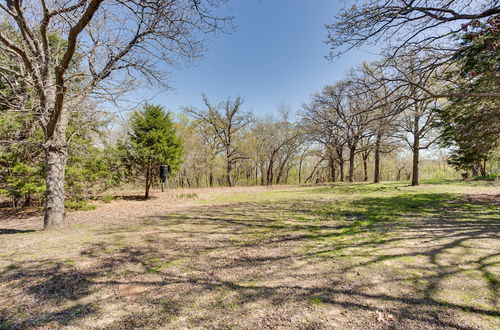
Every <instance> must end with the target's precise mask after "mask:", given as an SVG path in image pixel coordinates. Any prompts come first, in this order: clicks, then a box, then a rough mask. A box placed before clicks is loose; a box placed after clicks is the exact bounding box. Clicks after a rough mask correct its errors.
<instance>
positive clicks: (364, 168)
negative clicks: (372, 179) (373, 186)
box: [363, 156, 368, 182]
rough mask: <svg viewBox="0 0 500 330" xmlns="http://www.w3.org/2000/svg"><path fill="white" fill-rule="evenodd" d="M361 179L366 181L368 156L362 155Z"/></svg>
mask: <svg viewBox="0 0 500 330" xmlns="http://www.w3.org/2000/svg"><path fill="white" fill-rule="evenodd" d="M363 174H364V177H363V181H364V182H367V181H368V156H366V157H365V156H363Z"/></svg>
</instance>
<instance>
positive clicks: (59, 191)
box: [43, 143, 67, 229]
mask: <svg viewBox="0 0 500 330" xmlns="http://www.w3.org/2000/svg"><path fill="white" fill-rule="evenodd" d="M66 159H67V148H66V147H65V146H63V145H61V144H60V143H48V146H47V147H46V148H45V184H46V191H45V217H44V220H43V226H44V228H45V229H47V228H59V227H62V226H64V225H65V213H64V171H65V167H66Z"/></svg>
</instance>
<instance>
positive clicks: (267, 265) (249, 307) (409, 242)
mask: <svg viewBox="0 0 500 330" xmlns="http://www.w3.org/2000/svg"><path fill="white" fill-rule="evenodd" d="M454 198H455V196H454V195H448V194H415V195H403V196H392V197H386V198H384V197H380V198H372V197H367V198H362V199H359V200H355V201H352V202H351V203H350V204H349V205H340V206H339V205H334V204H331V203H329V202H318V203H314V204H310V203H309V202H308V201H307V202H306V201H297V202H294V206H290V203H289V202H288V203H286V202H277V203H273V204H272V205H270V204H265V203H241V204H235V205H231V206H227V205H225V206H207V207H203V208H197V209H196V210H193V211H192V212H187V211H186V212H183V213H180V214H172V215H166V216H159V217H150V218H148V219H147V222H144V223H143V224H142V226H143V227H142V229H141V231H136V230H134V231H130V232H127V231H121V232H120V233H119V234H120V235H123V238H119V239H118V240H117V241H114V240H112V239H109V238H108V239H104V240H103V241H102V242H99V243H96V244H91V245H89V246H86V247H85V248H84V249H83V250H82V251H81V256H82V258H86V259H88V260H91V262H92V265H91V266H89V267H83V268H78V267H72V266H68V265H64V264H63V263H58V262H55V261H54V260H50V259H47V260H40V261H37V262H32V261H31V262H29V261H26V262H18V263H16V264H15V267H14V266H13V267H10V268H7V269H6V270H5V271H4V272H2V273H0V280H1V282H2V283H4V285H5V287H8V288H12V292H11V293H12V296H13V297H14V296H15V295H16V294H19V295H24V296H27V297H29V299H27V301H28V302H30V301H32V303H31V304H30V303H27V304H26V307H27V308H28V307H29V308H30V309H31V311H30V313H28V314H26V315H24V314H22V313H19V312H17V311H16V310H14V308H13V305H10V307H8V308H7V309H4V310H1V311H0V319H1V318H3V319H5V320H9V322H10V324H11V325H12V327H14V328H27V327H34V326H46V325H48V324H55V325H56V326H57V325H71V326H75V325H76V326H82V327H84V326H85V325H87V326H88V325H89V324H92V322H93V321H92V320H96V319H98V318H99V317H101V315H102V313H103V311H105V310H106V308H107V307H108V306H109V305H111V306H115V308H118V309H120V308H121V309H122V310H127V312H126V313H122V314H124V315H120V316H117V317H116V319H115V320H114V321H113V322H114V323H112V327H127V326H128V327H130V326H131V325H132V326H134V327H160V326H163V327H168V325H172V324H171V323H172V322H174V323H173V324H174V325H175V324H177V325H179V324H180V325H181V326H186V327H194V326H203V327H219V328H220V327H246V328H250V327H253V328H259V327H264V326H266V324H267V326H268V327H273V326H274V327H277V326H282V327H307V326H312V325H313V323H314V322H315V323H314V324H316V326H318V327H319V326H325V327H327V326H328V324H330V323H328V322H329V320H330V319H328V316H327V315H328V313H326V311H328V310H329V309H330V308H333V310H340V311H341V312H342V313H341V314H332V315H333V316H332V318H334V319H335V318H341V317H343V318H345V320H344V321H343V322H344V323H343V324H342V325H343V326H344V327H345V326H349V327H365V328H366V327H369V328H387V327H394V328H410V327H413V328H433V327H448V328H449V327H451V328H457V329H470V328H474V327H477V326H478V324H479V325H481V323H480V322H482V321H481V320H484V319H485V318H489V319H488V320H490V321H491V318H497V317H499V316H500V314H499V313H498V310H497V309H496V304H497V302H496V300H495V297H496V296H497V295H498V281H497V274H496V273H495V271H494V268H493V267H494V266H495V264H496V260H497V259H498V255H499V252H500V251H499V249H498V248H497V247H496V246H495V245H492V244H491V242H493V240H494V239H498V232H499V231H498V230H499V225H500V224H499V219H498V217H496V215H495V205H496V206H498V202H497V201H494V200H491V201H484V200H474V201H471V202H474V203H484V207H482V208H473V209H470V208H468V207H467V204H466V203H465V204H464V203H461V202H450V200H453V199H454ZM464 212H468V213H467V214H464ZM144 220H146V219H144ZM99 233H100V232H99V231H97V234H99ZM101 234H103V235H104V236H103V237H105V238H107V237H108V236H107V235H111V234H112V232H109V231H108V230H107V229H102V233H101ZM127 235H128V236H127ZM130 237H133V238H134V239H135V240H134V244H133V245H132V246H122V245H120V244H119V243H123V242H122V241H125V240H126V239H127V238H130ZM305 247H308V248H307V250H304V248H305ZM461 249H471V251H472V252H471V253H469V254H468V255H467V254H465V255H464V254H463V253H461V252H460V251H462V250H461ZM356 253H357V254H359V255H360V256H361V257H354V255H355V254H356ZM351 255H352V257H351ZM411 258H414V259H415V260H416V261H415V260H413V261H411V260H412V259H411ZM409 260H410V261H409ZM412 272H413V273H412ZM467 272H474V273H477V274H479V276H478V277H477V278H474V279H473V280H474V281H476V282H474V283H473V285H475V286H476V287H474V288H473V290H477V291H481V292H483V293H482V294H484V295H487V296H489V297H492V299H491V300H489V301H488V300H486V299H482V305H481V304H471V303H470V302H467V301H459V300H457V299H448V298H447V297H444V298H443V297H441V294H442V293H443V292H447V291H450V290H451V291H453V290H454V289H453V288H451V289H450V288H447V287H446V285H445V284H446V283H447V281H448V280H450V279H454V278H455V277H457V278H458V279H459V280H461V279H462V276H463V275H466V274H468V273H467ZM356 274H359V275H356ZM415 274H417V275H415ZM375 275H376V276H378V278H379V280H378V281H377V282H373V281H372V276H375ZM414 281H421V282H422V283H421V284H420V285H419V286H411V285H413V284H411V283H413V282H414ZM479 281H482V282H479ZM410 284H411V285H410ZM124 287H125V288H126V290H125V289H123V288H124ZM378 287H381V288H383V287H388V288H391V289H390V290H385V291H384V290H382V291H380V290H378V291H377V289H378ZM484 287H487V290H489V293H487V292H486V293H485V292H484ZM401 288H405V289H406V291H405V292H400V291H399V290H400V289H401ZM16 290H17V291H16ZM127 290H128V291H127ZM134 290H135V291H134ZM123 292H125V293H123ZM127 292H139V293H137V295H136V296H130V295H129V293H127ZM311 301H313V302H316V303H315V304H316V305H312V303H311ZM33 302H34V303H33ZM318 302H319V303H318ZM129 303H133V305H134V306H136V307H135V308H134V309H126V306H127V305H128V304H129ZM256 304H258V305H259V306H261V307H260V308H259V309H258V312H257V313H256V311H255V308H256V307H255V306H256ZM116 306H118V307H116ZM314 311H319V313H320V314H321V317H320V316H316V319H314V320H313V321H311V319H307V317H305V316H307V315H316V314H314ZM380 311H383V312H384V313H386V314H387V313H390V314H391V315H393V317H394V319H393V320H391V321H387V322H386V321H383V322H382V321H377V313H378V312H380ZM323 312H325V313H323ZM308 313H310V314H308ZM457 313H462V315H468V316H469V317H470V318H471V319H464V318H461V317H457V315H458V314H457ZM297 315H299V316H304V318H303V319H299V320H298V321H294V322H295V323H293V322H292V320H293V319H294V317H296V316H297ZM311 317H312V316H311ZM179 318H181V319H182V320H184V321H182V322H184V323H182V322H181V321H178V320H179ZM83 320H86V321H85V322H86V323H78V322H84V321H83ZM263 320H264V321H265V322H267V323H261V322H264V321H263ZM330 321H332V320H330ZM490 321H488V322H490ZM175 322H181V323H175ZM297 322H298V323H297ZM311 322H312V323H311ZM478 322H479V323H478Z"/></svg>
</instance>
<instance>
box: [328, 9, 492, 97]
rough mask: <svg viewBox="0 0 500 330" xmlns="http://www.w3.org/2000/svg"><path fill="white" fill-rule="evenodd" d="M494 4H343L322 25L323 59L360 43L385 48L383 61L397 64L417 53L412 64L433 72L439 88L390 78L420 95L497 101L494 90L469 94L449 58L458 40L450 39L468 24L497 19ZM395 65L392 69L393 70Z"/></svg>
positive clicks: (457, 44) (458, 46)
mask: <svg viewBox="0 0 500 330" xmlns="http://www.w3.org/2000/svg"><path fill="white" fill-rule="evenodd" d="M499 3H500V2H499V1H498V0H476V1H469V0H411V1H408V0H375V1H348V2H347V3H346V5H345V7H344V9H343V10H342V11H341V12H340V13H339V14H338V15H337V16H336V17H335V22H334V23H332V24H330V25H327V30H328V39H327V43H328V44H329V45H330V47H331V52H330V54H329V58H330V59H333V58H335V57H336V56H338V55H340V54H343V53H345V52H347V51H349V50H350V49H352V48H354V47H359V46H361V45H364V44H377V45H378V46H380V45H385V46H386V47H385V48H384V52H383V53H384V54H385V57H386V59H388V60H391V61H396V62H400V61H402V58H401V57H404V56H415V55H416V54H420V55H421V57H420V58H419V62H418V63H416V65H417V66H418V68H419V71H421V72H424V71H426V72H433V71H435V79H436V80H438V79H440V80H441V82H442V84H443V87H444V88H442V89H439V90H432V89H427V88H425V86H423V85H418V84H416V83H415V82H412V81H409V80H405V79H402V78H404V76H401V75H397V74H396V75H394V76H393V77H392V80H393V81H399V82H400V83H402V84H403V85H404V84H411V85H414V86H417V87H419V88H421V89H422V91H423V92H424V93H422V95H421V96H420V97H422V98H424V97H429V98H439V97H471V96H472V97H481V98H484V97H487V98H491V97H495V98H498V97H500V93H499V92H498V91H483V92H471V91H470V90H468V89H467V88H466V86H467V82H466V81H464V80H463V79H461V78H460V77H458V75H445V74H444V72H449V71H453V66H454V60H453V56H454V55H455V54H456V53H457V52H458V51H459V49H460V42H459V41H458V40H456V39H454V38H453V37H454V36H455V35H456V34H457V33H459V32H460V31H461V29H463V28H464V27H466V26H467V25H468V24H470V23H471V22H474V21H481V20H487V19H494V18H495V17H497V18H498V15H500V6H499ZM396 67H397V66H396Z"/></svg>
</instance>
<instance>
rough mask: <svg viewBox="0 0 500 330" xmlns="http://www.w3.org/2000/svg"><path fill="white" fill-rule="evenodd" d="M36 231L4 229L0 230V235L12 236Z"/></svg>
mask: <svg viewBox="0 0 500 330" xmlns="http://www.w3.org/2000/svg"><path fill="white" fill-rule="evenodd" d="M34 232H36V230H22V229H2V228H0V235H11V234H21V233H34Z"/></svg>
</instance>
